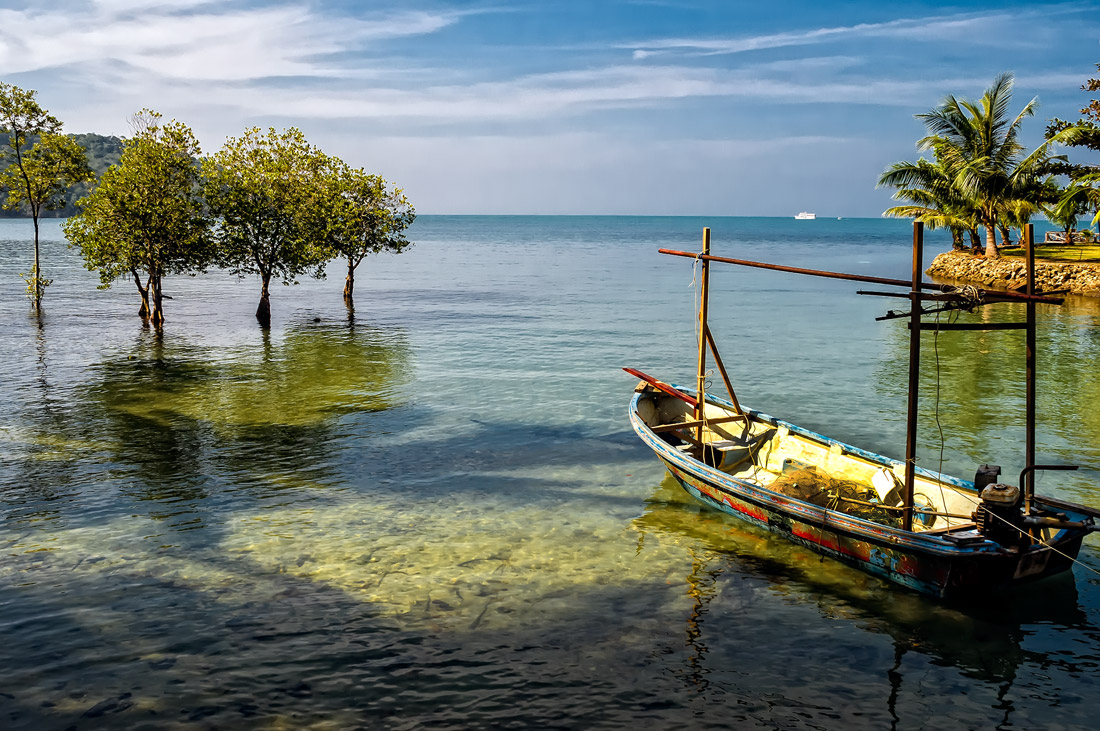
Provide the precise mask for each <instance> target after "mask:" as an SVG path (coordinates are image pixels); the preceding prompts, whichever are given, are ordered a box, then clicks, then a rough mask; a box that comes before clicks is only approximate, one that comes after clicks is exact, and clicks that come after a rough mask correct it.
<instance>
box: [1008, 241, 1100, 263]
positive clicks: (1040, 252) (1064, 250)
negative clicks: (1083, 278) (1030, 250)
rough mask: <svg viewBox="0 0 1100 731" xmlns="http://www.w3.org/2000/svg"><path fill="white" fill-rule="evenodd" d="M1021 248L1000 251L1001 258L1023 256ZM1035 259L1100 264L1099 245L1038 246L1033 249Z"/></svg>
mask: <svg viewBox="0 0 1100 731" xmlns="http://www.w3.org/2000/svg"><path fill="white" fill-rule="evenodd" d="M1024 253H1025V252H1024V250H1023V248H1022V247H1013V248H1011V249H1001V255H1002V256H1024ZM1035 259H1036V260H1037V261H1064V262H1081V263H1086V264H1100V245H1095V244H1093V245H1082V244H1075V245H1072V246H1058V245H1050V244H1047V245H1039V246H1036V247H1035Z"/></svg>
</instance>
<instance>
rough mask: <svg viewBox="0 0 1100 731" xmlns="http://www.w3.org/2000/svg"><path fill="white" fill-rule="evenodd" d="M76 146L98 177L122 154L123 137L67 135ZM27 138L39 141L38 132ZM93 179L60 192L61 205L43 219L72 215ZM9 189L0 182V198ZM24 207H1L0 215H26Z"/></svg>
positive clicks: (2, 140) (0, 143)
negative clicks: (79, 148)
mask: <svg viewBox="0 0 1100 731" xmlns="http://www.w3.org/2000/svg"><path fill="white" fill-rule="evenodd" d="M66 137H70V138H72V139H73V140H75V141H76V143H77V144H78V145H80V146H81V147H82V148H84V155H85V156H86V157H87V158H88V166H89V167H90V168H91V169H92V172H93V173H95V179H98V178H99V177H100V176H101V175H103V173H105V172H106V171H107V168H109V167H111V166H112V165H117V164H118V161H119V159H121V157H122V138H120V137H111V136H107V135H97V134H92V133H81V134H69V135H66ZM27 139H28V140H29V141H30V143H31V144H32V145H33V144H34V143H36V142H38V140H39V137H38V135H28V136H27ZM7 144H8V135H6V134H4V133H2V132H0V147H6V146H7ZM95 179H93V180H87V181H84V182H80V183H77V184H76V185H73V186H72V187H71V188H69V189H68V190H66V191H65V193H64V194H62V199H63V201H64V204H63V205H62V206H61V207H60V208H54V209H47V210H44V211H43V212H42V218H69V217H70V216H75V215H76V214H77V213H78V212H79V209H78V208H77V205H76V202H77V201H78V200H80V199H81V198H83V197H84V196H86V195H88V194H89V193H91V192H92V189H93V188H94V187H95ZM7 195H8V191H7V190H6V189H5V188H4V186H3V185H2V184H0V198H3V197H7ZM26 215H27V212H26V211H25V210H9V209H0V218H22V217H26Z"/></svg>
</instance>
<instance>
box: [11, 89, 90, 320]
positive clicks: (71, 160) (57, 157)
mask: <svg viewBox="0 0 1100 731" xmlns="http://www.w3.org/2000/svg"><path fill="white" fill-rule="evenodd" d="M35 93H36V92H34V91H33V90H32V91H26V90H24V89H20V88H19V87H18V86H12V85H11V84H5V83H3V82H0V132H3V133H5V134H6V136H7V145H6V146H5V147H4V148H0V149H3V154H2V155H0V164H2V163H3V162H8V165H7V167H6V168H4V169H3V170H2V171H0V186H3V187H4V188H5V189H6V190H7V198H6V200H5V202H4V207H5V208H9V209H24V208H25V209H27V210H29V212H30V214H31V218H32V219H33V221H34V266H33V267H32V268H31V273H30V275H29V276H27V275H24V278H25V279H27V285H28V286H27V289H28V292H29V293H30V296H31V301H32V302H33V303H34V308H35V310H38V309H39V308H40V307H41V304H42V290H43V289H44V288H45V287H46V286H47V285H49V283H50V280H48V279H46V278H44V277H43V276H42V267H41V259H40V255H39V230H38V219H39V217H40V215H41V214H42V211H43V210H48V209H51V208H59V207H61V206H62V205H63V200H62V198H61V195H62V194H63V193H64V192H65V190H66V189H67V188H68V187H69V186H71V185H73V184H74V183H79V182H82V181H85V180H90V179H91V178H92V177H93V174H92V171H91V169H90V168H89V167H88V163H87V160H86V159H85V157H84V150H83V149H82V148H81V147H80V146H79V145H78V144H76V143H75V142H74V141H73V140H72V139H70V138H68V137H65V136H63V135H62V134H61V122H60V121H59V120H58V119H57V118H56V117H54V116H52V115H51V114H49V113H48V112H47V111H46V110H45V109H43V108H42V106H41V105H39V104H38V102H37V101H36V100H35V98H34V97H35ZM35 138H37V139H36V140H35Z"/></svg>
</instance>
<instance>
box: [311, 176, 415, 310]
mask: <svg viewBox="0 0 1100 731" xmlns="http://www.w3.org/2000/svg"><path fill="white" fill-rule="evenodd" d="M328 179H329V185H330V186H331V188H330V191H331V192H330V194H329V219H328V245H329V246H330V247H331V248H332V250H333V252H334V253H335V254H336V255H339V256H340V257H342V258H343V259H345V260H346V261H347V264H348V273H347V276H346V277H345V279H344V299H345V300H347V301H348V302H349V303H350V302H351V301H352V299H353V297H354V292H355V270H356V268H357V267H358V266H359V265H360V264H361V263H363V259H365V258H366V257H367V256H368V255H370V254H378V253H382V252H388V253H392V254H400V253H401V252H402V251H404V250H405V249H406V248H408V247H409V246H411V245H412V244H411V242H410V241H409V240H408V239H407V238H406V237H405V230H406V229H407V228H408V227H409V226H410V225H411V224H412V222H413V220H414V219H415V218H416V210H415V209H414V208H413V207H412V205H411V204H410V203H409V201H408V199H407V198H406V197H405V195H404V193H403V192H402V191H401V189H399V188H396V187H393V188H391V187H388V186H387V184H386V181H385V180H383V179H382V178H381V177H379V176H378V175H370V174H368V173H367V172H365V171H364V170H363V169H362V168H357V169H352V168H350V167H348V166H347V165H345V164H344V163H343V162H342V161H340V160H333V161H332V166H331V173H330V175H329V178H328Z"/></svg>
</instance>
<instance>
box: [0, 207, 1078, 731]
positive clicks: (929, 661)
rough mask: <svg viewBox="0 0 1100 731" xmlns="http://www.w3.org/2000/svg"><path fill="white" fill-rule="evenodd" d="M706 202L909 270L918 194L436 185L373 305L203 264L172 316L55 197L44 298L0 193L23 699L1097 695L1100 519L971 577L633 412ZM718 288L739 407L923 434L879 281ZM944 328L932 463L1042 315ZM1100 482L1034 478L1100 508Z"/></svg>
mask: <svg viewBox="0 0 1100 731" xmlns="http://www.w3.org/2000/svg"><path fill="white" fill-rule="evenodd" d="M704 225H709V226H711V227H712V228H713V229H714V246H715V250H716V252H718V253H723V254H729V255H731V256H740V257H745V258H758V259H763V260H768V261H783V262H786V263H790V264H794V265H801V266H811V267H821V268H830V269H838V270H847V271H859V272H863V273H872V274H879V275H885V276H897V277H904V276H905V271H906V270H907V267H908V256H909V252H908V244H909V234H908V228H907V227H906V226H905V224H904V223H902V222H893V221H878V220H875V221H860V220H846V221H842V222H841V221H836V222H834V221H824V220H822V221H816V222H798V223H795V222H793V221H786V220H779V219H771V220H769V219H707V220H703V219H660V218H613V217H609V218H526V217H510V218H508V217H500V218H493V217H484V218H483V217H424V218H422V219H421V220H419V221H418V222H417V223H416V224H415V227H414V229H413V236H412V238H413V239H414V240H415V241H417V246H416V247H415V248H414V249H412V250H411V251H410V252H409V253H407V254H405V255H402V256H400V257H391V258H387V257H381V258H378V259H377V260H373V261H371V260H368V262H367V263H366V264H365V265H364V267H363V268H362V269H361V272H360V277H359V282H358V287H359V288H360V292H359V297H358V301H357V305H358V306H357V308H356V309H355V311H354V313H349V312H348V311H347V310H346V309H345V308H344V306H343V304H342V302H341V300H340V287H341V283H340V281H339V279H340V276H341V275H340V267H338V266H334V267H333V269H332V274H333V279H332V280H330V281H327V282H313V281H309V282H303V283H302V284H301V285H300V286H297V287H293V288H278V289H276V291H275V292H274V297H273V310H274V314H275V322H274V324H273V326H272V328H271V330H270V332H268V333H263V332H262V331H260V330H259V328H257V327H256V325H255V322H254V320H253V319H252V312H253V310H254V308H255V300H256V295H257V291H258V286H257V284H256V283H255V282H253V281H244V282H237V281H236V280H234V279H233V278H231V277H227V276H224V275H221V274H210V275H207V276H205V277H201V278H197V279H187V278H183V279H174V280H170V281H169V283H168V285H167V287H166V291H167V292H168V294H170V295H172V297H173V299H172V300H171V301H169V302H168V304H167V316H168V318H169V320H168V325H167V327H166V330H165V335H164V337H163V338H161V339H158V338H156V337H154V336H153V335H152V334H151V333H149V332H148V331H146V330H143V329H142V327H141V325H140V322H139V321H138V320H137V318H136V317H135V316H134V314H133V313H134V310H135V305H136V302H135V295H134V293H133V292H132V290H131V288H130V285H127V284H126V283H120V284H118V285H116V287H115V288H114V289H112V290H108V291H98V290H96V289H95V285H96V278H95V276H94V275H92V274H89V273H87V272H85V271H83V270H82V269H81V267H80V264H79V261H78V260H77V259H75V258H74V257H73V256H72V254H71V253H70V252H68V251H67V250H66V249H65V248H64V245H63V243H62V242H60V234H59V231H58V229H57V228H56V226H55V225H54V224H52V223H51V224H48V225H47V236H48V237H49V238H50V239H51V240H50V241H49V242H47V243H46V245H45V257H44V261H45V262H46V265H45V267H46V271H45V272H44V273H45V274H46V276H49V277H52V278H54V280H55V282H54V284H53V285H52V286H51V287H50V289H49V291H48V295H47V300H46V312H45V315H44V317H43V318H42V319H41V321H39V320H36V319H35V318H32V317H29V316H28V314H27V312H28V307H27V303H26V300H25V299H24V298H23V295H22V292H21V289H22V285H21V282H19V280H18V278H17V276H16V275H17V273H18V272H19V271H25V270H26V268H27V264H26V261H27V259H28V256H29V246H30V244H29V243H28V241H27V237H28V235H29V230H30V227H29V224H25V223H23V222H20V221H2V220H0V264H2V266H0V271H3V272H7V274H6V275H5V276H4V277H3V281H0V328H2V329H3V332H4V333H5V335H4V339H3V343H4V350H5V352H4V358H3V359H0V459H2V465H0V467H2V468H3V472H2V473H0V474H2V475H3V477H2V478H0V480H2V487H0V549H2V551H3V562H2V563H0V626H3V628H4V632H3V637H4V642H3V643H2V644H0V667H2V668H3V669H4V681H5V682H4V683H3V687H2V688H0V724H2V725H3V726H4V727H5V728H28V729H41V728H69V727H74V728H78V729H81V728H97V729H98V728H135V727H148V728H172V727H203V728H205V727H218V728H233V727H247V728H302V727H317V728H348V727H357V726H361V727H370V728H374V727H382V728H418V727H423V726H439V727H444V728H446V727H451V728H474V727H486V726H501V727H516V728H527V727H582V728H590V727H618V726H632V727H641V728H666V727H684V726H687V727H691V728H697V727H711V726H713V727H723V728H726V727H738V726H751V725H759V726H763V727H772V728H791V729H798V728H806V729H809V728H813V729H820V728H829V729H832V728H837V729H840V728H844V729H850V728H869V729H878V728H885V727H894V728H926V727H933V726H934V727H937V728H947V727H953V728H993V727H1004V728H1007V727H1016V728H1046V727H1059V728H1091V727H1092V726H1093V725H1094V712H1093V705H1094V704H1093V703H1091V702H1090V700H1091V699H1092V698H1093V697H1094V694H1095V690H1094V683H1093V677H1094V675H1095V673H1096V669H1097V663H1098V662H1100V631H1098V628H1100V616H1098V614H1100V582H1098V581H1097V578H1098V575H1097V574H1096V573H1093V572H1094V571H1096V570H1100V560H1098V552H1097V542H1096V540H1095V539H1090V540H1089V541H1088V542H1087V544H1086V546H1085V548H1084V549H1083V551H1082V560H1083V562H1084V563H1085V564H1086V567H1079V568H1078V569H1077V570H1076V571H1075V572H1074V575H1072V576H1066V577H1064V578H1063V579H1060V580H1055V581H1050V582H1047V583H1045V584H1042V585H1040V586H1037V587H1035V589H1034V590H1030V591H1023V592H1020V593H1018V594H1016V595H1012V596H1009V597H1004V598H997V599H996V600H995V601H991V602H990V604H989V605H988V606H986V607H951V606H944V605H941V604H938V603H936V602H932V601H930V600H926V599H924V598H921V597H918V596H915V595H912V594H910V593H908V592H905V591H903V590H901V589H895V588H893V587H892V586H888V585H886V584H884V583H882V582H880V581H878V580H876V579H872V578H870V577H867V576H864V575H863V574H861V573H859V572H856V571H854V570H850V569H847V568H845V567H842V566H839V565H838V564H835V563H834V562H832V561H828V560H822V559H821V558H820V557H818V556H817V555H815V554H812V553H810V552H808V551H804V550H802V549H799V548H796V547H793V546H791V545H789V544H787V543H785V542H783V541H782V540H780V539H778V538H773V537H772V536H770V535H769V534H767V533H766V532H763V531H759V530H756V529H754V528H751V527H746V526H744V525H743V524H740V523H738V522H736V521H734V520H733V519H730V518H727V517H726V516H723V515H720V514H717V513H714V512H711V511H708V510H706V509H705V508H702V507H701V506H698V505H696V504H694V503H693V502H691V501H690V500H689V499H688V498H687V497H686V496H685V495H684V494H683V493H682V492H681V491H680V490H679V488H677V487H675V485H674V484H673V483H672V481H671V480H670V479H668V478H667V477H666V476H665V475H664V474H663V472H662V469H661V467H660V465H659V463H658V462H657V460H656V459H655V458H654V457H653V456H652V455H651V454H650V453H648V452H647V451H646V450H645V449H644V447H642V446H641V444H640V443H639V442H638V440H637V439H636V438H635V437H634V435H633V434H632V433H631V432H629V427H628V425H627V421H626V406H627V403H628V400H629V396H630V390H631V388H632V387H633V385H634V383H633V381H632V379H631V378H630V377H629V376H626V375H625V374H622V373H621V372H620V371H619V370H618V368H619V367H620V366H622V365H633V366H635V367H640V368H642V369H643V370H647V371H650V372H653V373H655V374H657V375H661V376H663V377H667V378H669V379H672V380H680V381H690V380H691V373H692V364H691V360H692V358H693V353H694V346H693V338H694V332H693V329H692V324H691V323H692V316H693V308H694V304H693V302H692V299H693V296H694V295H693V289H692V286H691V285H692V271H691V263H690V262H688V261H686V260H674V259H669V258H666V257H661V256H659V255H657V254H655V250H656V249H657V248H658V247H660V246H671V247H674V248H687V249H691V248H694V247H696V246H697V241H698V239H699V234H700V231H701V228H702V227H703V226H704ZM807 226H809V227H810V228H808V227H807ZM946 243H947V242H945V241H938V240H937V239H935V238H934V237H932V239H931V241H930V246H929V248H930V249H931V251H930V252H929V258H930V257H931V256H932V255H934V254H935V253H936V252H937V251H938V250H940V249H942V248H944V247H945V246H946ZM937 246H939V247H940V248H939V249H937ZM713 283H714V287H715V294H714V300H713V305H712V307H713V309H712V313H716V314H713V315H712V316H713V317H714V329H715V331H716V335H717V336H718V341H719V343H721V344H723V354H724V356H725V360H726V362H727V366H728V367H729V368H730V370H731V371H732V373H733V375H734V377H735V380H736V381H737V383H738V384H740V389H741V390H739V393H738V395H739V397H740V398H741V400H742V401H743V402H744V403H746V404H749V405H752V406H754V407H756V408H760V409H762V410H765V411H767V412H769V413H773V414H777V415H781V416H783V417H785V418H789V419H791V420H793V421H796V422H798V423H801V424H803V425H804V426H807V427H809V428H813V429H815V430H818V431H822V432H825V433H828V434H830V435H833V436H835V437H837V438H840V439H843V440H845V441H848V442H851V443H854V444H858V445H860V446H865V447H867V448H870V449H875V450H878V451H882V452H884V453H887V454H892V455H897V454H899V453H900V451H901V445H902V435H903V431H904V385H903V381H904V376H905V370H906V364H905V362H904V359H905V357H906V356H905V352H906V347H907V334H906V331H905V329H904V324H903V323H902V324H900V325H899V324H898V322H896V321H895V322H887V323H876V322H874V317H875V316H877V315H880V314H882V312H883V311H884V310H885V309H886V308H885V307H883V302H884V301H885V300H881V299H880V298H860V297H856V296H854V294H853V292H854V290H855V289H856V288H858V287H857V286H854V285H849V284H844V283H837V282H831V281H817V280H807V279H802V278H791V277H787V276H783V275H776V274H773V273H761V272H749V271H744V270H733V269H730V270H716V271H715V274H714V279H713ZM980 316H985V317H992V318H994V319H1003V320H1008V319H1013V318H1015V317H1018V316H1020V313H1019V312H1016V311H1014V310H1013V309H1012V308H1011V307H1009V308H1005V309H1002V310H1000V311H997V312H995V313H988V314H985V315H973V316H965V317H980ZM1042 316H1043V317H1044V321H1045V323H1046V326H1045V327H1044V329H1043V332H1042V334H1041V339H1040V357H1041V358H1042V361H1041V364H1042V377H1041V380H1040V390H1041V392H1042V401H1041V402H1040V412H1041V414H1043V420H1042V426H1041V430H1040V434H1039V453H1040V455H1042V457H1041V459H1043V460H1048V461H1051V462H1074V463H1078V464H1083V465H1086V466H1091V467H1095V466H1097V465H1098V464H1100V447H1098V446H1097V445H1100V439H1098V438H1097V437H1098V436H1100V414H1098V413H1097V412H1096V410H1095V408H1094V406H1093V405H1094V404H1095V403H1098V402H1100V373H1098V372H1097V371H1096V369H1095V367H1094V364H1095V363H1096V362H1097V357H1098V356H1100V336H1098V335H1097V334H1098V333H1100V327H1098V325H1100V323H1098V322H1097V320H1098V319H1100V307H1096V306H1095V305H1094V304H1093V303H1089V302H1085V301H1071V302H1070V303H1069V304H1068V305H1067V306H1066V307H1064V308H1062V309H1061V310H1054V309H1052V308H1049V309H1047V310H1044V312H1043V313H1042ZM927 346H928V347H927V349H926V352H925V353H924V356H923V358H924V363H925V369H924V374H925V375H924V377H925V382H924V384H923V388H924V394H925V398H926V401H925V404H926V405H927V406H928V409H927V411H926V413H925V414H924V415H923V417H922V423H921V433H922V445H921V454H922V464H923V465H924V466H926V467H931V468H933V469H936V468H938V467H939V464H940V460H941V457H940V440H939V430H938V427H937V414H936V409H935V406H936V403H937V401H936V398H935V394H936V391H937V382H938V391H939V399H938V405H939V409H938V420H939V423H940V425H942V427H943V430H944V435H945V439H944V443H943V444H944V447H943V457H942V461H943V468H944V469H945V470H946V471H949V472H955V473H958V474H962V475H967V474H970V473H972V472H973V469H974V466H975V465H976V464H980V463H982V462H999V463H1000V464H1002V466H1003V467H1004V468H1005V476H1006V477H1007V478H1008V479H1015V476H1016V475H1017V474H1018V472H1019V469H1020V466H1021V465H1020V462H1019V460H1020V455H1019V454H1018V452H1019V451H1020V444H1021V440H1022V419H1021V412H1022V397H1023V393H1022V387H1021V386H1020V383H1021V381H1020V376H1021V374H1022V362H1021V357H1022V356H1021V355H1020V354H1021V353H1022V340H1021V339H1020V337H1019V336H1018V333H1003V332H998V333H988V334H985V335H977V336H963V337H951V338H948V337H947V336H946V335H944V336H941V338H940V339H939V340H938V341H936V342H933V341H931V339H929V342H928V343H927ZM937 361H938V366H939V367H938V368H937V367H936V366H937ZM937 376H938V377H937ZM716 380H717V379H716ZM1097 478H1098V475H1097V473H1096V472H1095V471H1089V470H1083V471H1081V472H1080V473H1077V474H1074V475H1070V476H1066V475H1064V474H1063V475H1056V474H1055V473H1050V474H1048V475H1045V476H1043V478H1042V479H1041V480H1040V483H1039V484H1040V489H1043V490H1046V491H1049V492H1054V493H1055V494H1059V495H1061V496H1063V497H1066V498H1069V499H1075V500H1081V501H1085V502H1092V503H1098V502H1100V499H1098V498H1100V495H1098V491H1097V490H1096V488H1095V487H1094V485H1095V484H1096V480H1097Z"/></svg>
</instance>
